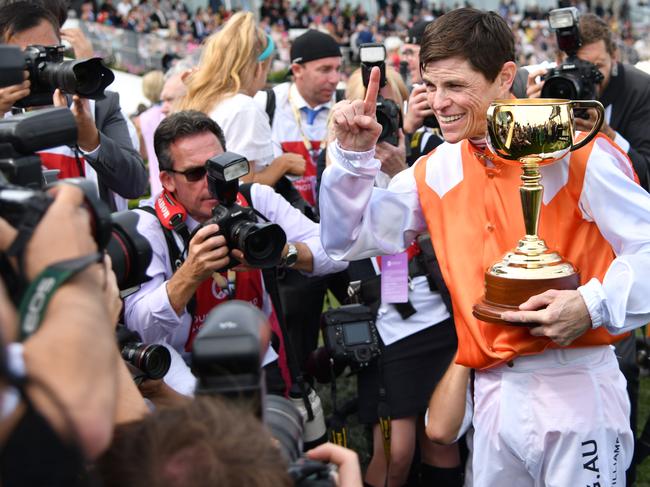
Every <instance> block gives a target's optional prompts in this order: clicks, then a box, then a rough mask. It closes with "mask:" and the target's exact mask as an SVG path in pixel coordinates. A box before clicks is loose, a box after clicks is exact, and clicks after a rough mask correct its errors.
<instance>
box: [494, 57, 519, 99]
mask: <svg viewBox="0 0 650 487" xmlns="http://www.w3.org/2000/svg"><path fill="white" fill-rule="evenodd" d="M516 76H517V65H516V64H515V63H513V62H512V61H508V62H506V63H505V64H504V65H503V66H502V67H501V71H500V72H499V74H498V76H497V81H498V82H499V89H500V91H502V92H504V93H508V92H509V91H510V87H511V86H512V84H513V83H514V82H515V77H516Z"/></svg>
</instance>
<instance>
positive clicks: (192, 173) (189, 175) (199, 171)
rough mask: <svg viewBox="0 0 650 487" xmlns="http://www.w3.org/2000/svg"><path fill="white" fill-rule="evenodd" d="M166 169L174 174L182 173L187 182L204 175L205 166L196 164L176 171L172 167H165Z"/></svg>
mask: <svg viewBox="0 0 650 487" xmlns="http://www.w3.org/2000/svg"><path fill="white" fill-rule="evenodd" d="M167 171H168V172H173V173H175V174H182V175H183V176H185V179H187V180H188V181H189V182H191V183H195V182H197V181H200V180H201V179H203V178H204V177H205V172H206V169H205V166H198V167H193V168H190V169H186V170H185V171H176V170H174V169H167Z"/></svg>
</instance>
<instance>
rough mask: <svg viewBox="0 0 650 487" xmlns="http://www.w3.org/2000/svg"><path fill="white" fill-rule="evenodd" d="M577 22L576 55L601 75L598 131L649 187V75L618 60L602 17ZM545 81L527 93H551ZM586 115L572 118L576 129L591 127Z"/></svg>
mask: <svg viewBox="0 0 650 487" xmlns="http://www.w3.org/2000/svg"><path fill="white" fill-rule="evenodd" d="M560 10H566V9H560ZM556 12H557V11H556ZM574 20H577V19H575V18H574ZM578 26H579V31H578V32H579V33H578V36H577V37H578V38H577V39H575V41H573V42H577V46H578V47H577V52H576V56H577V58H578V59H579V60H582V61H587V62H589V63H591V64H593V65H594V66H595V67H596V68H597V70H598V71H599V72H600V74H601V75H602V76H601V78H602V80H601V81H600V82H599V83H595V96H596V97H597V99H598V100H599V101H600V102H601V103H602V104H603V106H604V107H605V122H604V123H603V125H602V127H601V129H600V131H601V132H602V133H603V134H605V135H607V136H608V137H609V138H610V139H612V140H613V141H614V142H616V144H617V145H618V146H619V147H620V148H621V149H623V151H625V152H626V153H627V155H628V156H629V158H630V160H631V161H632V164H633V166H634V170H635V171H636V174H637V176H638V177H639V182H640V184H641V186H643V187H644V188H645V189H646V190H650V132H649V131H648V130H647V126H648V124H649V123H650V75H648V74H647V73H644V72H643V71H641V70H639V69H636V68H635V67H634V66H630V65H628V64H623V63H621V62H620V61H619V52H618V49H617V47H616V42H615V41H614V39H613V35H612V32H611V30H610V28H609V26H608V25H607V23H606V22H605V21H604V20H603V19H601V18H600V17H598V16H596V15H594V14H591V13H587V14H584V15H581V16H580V17H579V24H578ZM558 35H559V34H558ZM545 84H546V83H545V82H540V83H539V85H538V88H537V90H536V91H537V93H535V92H530V93H529V95H530V96H535V95H538V94H539V92H540V91H541V92H542V96H545V97H548V96H552V95H553V93H552V92H547V91H546V90H547V88H548V87H545ZM584 84H585V81H583V85H584ZM586 84H587V85H589V84H593V80H591V79H587V80H586ZM588 115H589V117H588V118H576V128H577V129H578V130H586V131H588V130H589V129H590V128H591V127H593V124H594V120H595V113H594V112H593V111H591V110H590V111H589V112H588Z"/></svg>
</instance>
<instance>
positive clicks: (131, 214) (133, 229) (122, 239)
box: [106, 211, 151, 289]
mask: <svg viewBox="0 0 650 487" xmlns="http://www.w3.org/2000/svg"><path fill="white" fill-rule="evenodd" d="M111 223H112V228H111V238H110V240H109V242H108V244H107V245H106V251H107V252H108V255H110V256H111V261H112V263H113V272H115V275H116V277H117V285H118V287H119V288H120V289H128V288H130V287H134V286H137V285H138V284H142V283H143V282H145V281H148V280H149V277H148V276H147V268H148V267H149V263H150V262H151V245H150V244H149V242H148V241H147V239H145V238H144V237H143V236H142V235H140V233H139V232H138V230H137V223H138V214H137V213H136V212H135V211H121V212H118V213H113V214H112V215H111Z"/></svg>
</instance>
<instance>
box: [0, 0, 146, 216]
mask: <svg viewBox="0 0 650 487" xmlns="http://www.w3.org/2000/svg"><path fill="white" fill-rule="evenodd" d="M0 37H1V39H2V42H4V43H7V44H12V45H16V46H19V47H20V48H21V49H25V48H26V47H27V46H30V45H40V46H56V45H59V44H61V37H60V33H59V23H58V20H57V19H56V18H55V17H54V15H53V14H52V13H51V12H50V11H49V10H47V9H45V8H43V7H42V6H40V5H39V4H38V3H33V2H26V1H19V2H15V3H10V4H6V5H3V6H2V7H0ZM26 76H27V74H26ZM32 84H33V82H32V81H30V80H29V79H25V81H24V82H23V83H22V84H20V85H14V86H9V87H7V88H1V89H0V113H2V114H6V113H8V112H10V111H11V110H12V107H14V105H15V104H16V103H17V102H19V101H20V100H22V99H23V98H25V97H27V96H28V95H29V94H30V86H32ZM105 95H106V98H104V99H99V100H96V101H94V100H88V99H85V98H81V97H80V96H79V95H73V96H72V97H68V96H65V95H64V94H63V93H62V92H61V90H60V89H56V90H55V91H54V94H53V99H52V102H53V104H54V105H55V106H63V107H65V106H70V109H71V111H72V113H73V114H74V116H75V119H76V122H77V130H78V138H77V144H76V145H75V146H74V147H67V146H64V147H58V148H55V149H48V150H46V151H43V152H42V153H41V159H42V161H43V165H44V166H45V167H47V168H48V169H56V170H59V174H58V177H59V178H67V177H76V176H84V177H86V178H89V179H93V180H96V181H97V185H98V187H99V194H100V196H101V198H102V199H103V200H104V201H105V202H106V203H107V204H108V205H109V206H110V207H111V208H112V209H125V208H126V200H125V199H128V198H137V197H139V196H140V195H141V194H142V193H144V191H145V189H146V185H147V173H146V169H145V167H144V163H143V161H142V158H141V157H140V155H139V154H138V151H137V150H135V148H134V145H133V142H132V139H131V135H130V132H129V126H128V124H127V121H126V119H125V118H124V116H123V115H122V113H121V109H120V105H119V97H118V95H117V93H112V92H108V91H107V92H105ZM5 116H6V115H5Z"/></svg>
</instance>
